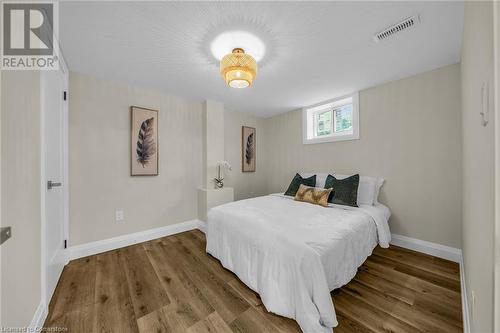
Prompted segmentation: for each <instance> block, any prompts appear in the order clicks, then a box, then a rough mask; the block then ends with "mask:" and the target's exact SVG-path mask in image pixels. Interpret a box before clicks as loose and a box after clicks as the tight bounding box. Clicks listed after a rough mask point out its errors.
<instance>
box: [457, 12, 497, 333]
mask: <svg viewBox="0 0 500 333" xmlns="http://www.w3.org/2000/svg"><path fill="white" fill-rule="evenodd" d="M492 12H493V10H492V3H491V2H466V3H465V23H464V37H463V45H462V64H461V68H462V105H463V109H462V119H463V120H462V122H463V125H464V126H463V147H462V149H463V255H464V262H465V277H466V282H467V294H468V295H467V297H468V303H469V312H470V315H471V316H470V318H471V331H472V332H485V333H486V332H492V331H493V235H494V214H495V208H494V200H495V194H494V179H495V177H494V172H495V171H494V167H495V164H494V163H495V162H494V137H495V131H494V119H493V111H491V115H490V123H489V124H488V125H487V126H486V127H483V126H482V125H481V118H480V115H479V112H480V110H481V86H482V85H483V83H484V82H489V85H490V96H493V14H492ZM492 100H493V99H491V101H490V105H493V103H492ZM472 293H474V294H475V301H474V302H473V300H472Z"/></svg>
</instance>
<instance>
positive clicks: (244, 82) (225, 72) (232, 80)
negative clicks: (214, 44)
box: [220, 48, 257, 88]
mask: <svg viewBox="0 0 500 333" xmlns="http://www.w3.org/2000/svg"><path fill="white" fill-rule="evenodd" d="M220 73H221V74H222V77H223V78H224V80H225V81H226V83H227V84H228V85H229V86H230V87H232V88H246V87H248V86H251V85H252V82H253V80H254V79H255V76H256V75H257V62H256V61H255V59H254V58H253V57H252V56H251V55H249V54H246V53H245V51H244V50H243V49H240V48H236V49H233V52H232V53H230V54H228V55H226V56H224V58H222V60H221V61H220Z"/></svg>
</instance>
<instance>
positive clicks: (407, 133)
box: [265, 65, 462, 248]
mask: <svg viewBox="0 0 500 333" xmlns="http://www.w3.org/2000/svg"><path fill="white" fill-rule="evenodd" d="M301 112H302V111H301V110H297V111H293V112H289V113H286V114H283V115H279V116H276V117H273V118H270V119H267V120H266V122H265V131H266V134H265V135H266V136H268V137H269V138H270V140H267V141H266V143H265V144H266V148H267V149H266V154H267V155H266V158H267V159H266V164H267V168H268V172H267V175H266V176H267V182H268V184H269V187H268V191H269V192H278V191H284V190H285V189H286V186H287V185H288V184H289V182H290V180H291V178H292V177H293V175H294V174H295V172H297V171H301V170H302V171H318V172H321V171H324V172H332V171H335V172H339V173H343V174H353V173H360V174H362V175H372V176H381V177H383V178H385V179H386V183H385V185H384V186H383V188H382V192H381V198H380V200H381V202H383V203H385V204H387V205H388V206H389V207H390V208H391V210H392V214H393V215H392V217H391V220H390V226H391V231H392V232H393V233H396V234H401V235H405V236H409V237H413V238H418V239H422V240H426V241H430V242H435V243H439V244H444V245H449V246H453V247H458V248H460V247H461V237H462V235H461V212H460V205H461V149H460V142H461V119H460V67H459V65H452V66H447V67H444V68H441V69H437V70H434V71H431V72H427V73H423V74H420V75H416V76H413V77H410V78H406V79H403V80H399V81H395V82H390V83H387V84H384V85H380V86H376V87H374V88H370V89H367V90H364V91H361V92H360V126H361V127H360V139H359V140H353V141H343V142H332V143H321V144H311V145H304V144H302V113H301ZM271 138H272V139H271Z"/></svg>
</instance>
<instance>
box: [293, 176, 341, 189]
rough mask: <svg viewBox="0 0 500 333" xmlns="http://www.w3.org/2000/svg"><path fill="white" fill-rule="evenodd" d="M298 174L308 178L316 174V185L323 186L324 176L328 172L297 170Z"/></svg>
mask: <svg viewBox="0 0 500 333" xmlns="http://www.w3.org/2000/svg"><path fill="white" fill-rule="evenodd" d="M299 175H301V176H302V178H309V177H311V176H314V175H316V187H321V188H325V182H326V177H328V175H329V173H324V172H318V173H311V172H299ZM332 175H333V173H332Z"/></svg>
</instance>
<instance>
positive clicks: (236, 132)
mask: <svg viewBox="0 0 500 333" xmlns="http://www.w3.org/2000/svg"><path fill="white" fill-rule="evenodd" d="M264 122H265V119H263V118H259V117H254V116H251V115H248V114H245V113H242V112H234V111H228V110H226V111H225V112H224V146H225V148H224V156H225V158H226V160H227V161H228V162H229V163H231V166H232V168H233V169H232V170H231V171H230V172H228V173H226V175H225V186H229V187H233V188H234V199H235V200H241V199H247V198H251V197H256V196H260V195H265V194H267V183H266V180H267V177H266V173H265V169H264V168H265V162H266V161H265V153H264V151H265V150H266V148H267V147H266V143H265V142H264V136H263V135H264V133H263V127H264ZM242 126H249V127H254V128H255V134H256V143H257V150H256V153H257V155H256V162H257V165H256V167H255V172H242V171H241V127H242Z"/></svg>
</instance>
